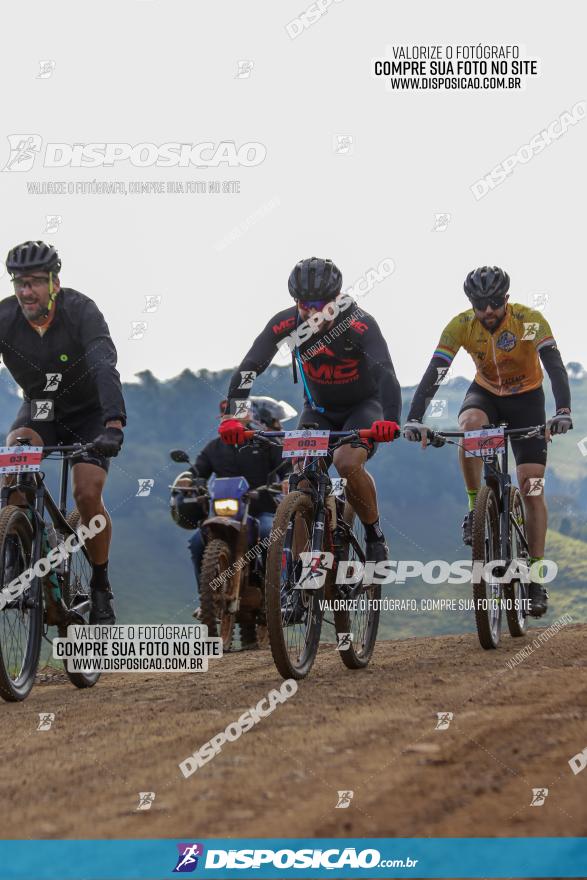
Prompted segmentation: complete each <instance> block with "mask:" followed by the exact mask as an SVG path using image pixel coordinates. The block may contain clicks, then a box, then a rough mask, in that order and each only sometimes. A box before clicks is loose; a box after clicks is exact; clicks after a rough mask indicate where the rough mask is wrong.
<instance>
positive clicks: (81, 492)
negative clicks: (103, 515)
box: [73, 483, 102, 513]
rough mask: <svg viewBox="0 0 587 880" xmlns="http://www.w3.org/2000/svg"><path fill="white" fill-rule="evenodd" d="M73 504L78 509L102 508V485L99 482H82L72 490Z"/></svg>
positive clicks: (95, 510) (92, 510) (93, 510)
mask: <svg viewBox="0 0 587 880" xmlns="http://www.w3.org/2000/svg"><path fill="white" fill-rule="evenodd" d="M73 498H74V501H75V506H76V507H77V509H78V510H79V511H80V513H81V512H82V511H84V512H85V511H91V512H97V511H99V510H100V509H101V508H102V487H101V486H100V484H99V483H84V484H83V485H81V486H76V487H75V488H74V490H73Z"/></svg>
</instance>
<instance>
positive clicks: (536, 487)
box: [526, 477, 544, 495]
mask: <svg viewBox="0 0 587 880" xmlns="http://www.w3.org/2000/svg"><path fill="white" fill-rule="evenodd" d="M543 492H544V477H528V490H527V492H526V495H542V493H543Z"/></svg>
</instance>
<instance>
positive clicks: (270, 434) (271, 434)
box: [245, 428, 384, 442]
mask: <svg viewBox="0 0 587 880" xmlns="http://www.w3.org/2000/svg"><path fill="white" fill-rule="evenodd" d="M300 430H303V428H300ZM313 430H316V429H313ZM317 430H322V429H321V428H319V429H317ZM324 430H325V431H327V430H328V428H324ZM286 433H289V432H287V431H254V430H249V429H247V430H246V431H245V440H253V439H254V438H257V437H260V438H261V439H263V440H270V439H276V440H278V439H279V438H280V437H285V435H286ZM330 437H333V438H335V439H338V440H343V439H345V438H347V437H349V438H350V437H360V438H361V440H376V437H375V435H374V434H373V432H372V430H371V428H353V430H352V431H330ZM377 442H384V441H377Z"/></svg>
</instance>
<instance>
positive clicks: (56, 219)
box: [43, 214, 63, 235]
mask: <svg viewBox="0 0 587 880" xmlns="http://www.w3.org/2000/svg"><path fill="white" fill-rule="evenodd" d="M62 220H63V217H62V216H61V214H45V221H46V222H45V229H44V230H43V231H44V232H48V233H49V235H54V234H55V233H56V232H57V230H58V229H59V227H60V226H61V222H62Z"/></svg>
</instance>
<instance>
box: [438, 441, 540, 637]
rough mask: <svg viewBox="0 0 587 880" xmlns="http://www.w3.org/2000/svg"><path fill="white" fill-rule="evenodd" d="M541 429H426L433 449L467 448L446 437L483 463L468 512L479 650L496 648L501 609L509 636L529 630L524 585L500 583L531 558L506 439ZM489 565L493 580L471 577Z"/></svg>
mask: <svg viewBox="0 0 587 880" xmlns="http://www.w3.org/2000/svg"><path fill="white" fill-rule="evenodd" d="M545 429H546V425H536V426H533V427H529V428H507V427H506V425H505V424H503V425H500V426H498V427H497V428H495V427H494V426H492V425H489V426H487V428H482V429H480V430H478V431H467V432H465V431H431V430H430V429H428V433H429V436H430V439H431V441H436V445H437V446H442V445H444V443H445V442H448V443H453V444H454V445H455V446H463V448H465V449H466V448H467V446H466V444H461V443H458V442H455V441H454V440H452V439H451V438H453V437H454V438H460V439H465V438H467V439H468V440H470V441H471V442H472V445H473V446H474V447H475V448H478V449H479V450H480V455H481V457H482V458H483V479H484V481H485V485H484V486H482V487H481V489H480V490H479V492H478V494H477V498H476V501H475V507H474V509H473V545H472V557H473V573H474V577H473V598H474V609H475V624H476V627H477V635H478V637H479V642H480V644H481V647H482V648H485V649H486V650H491V649H492V648H497V646H498V644H499V641H500V638H501V624H502V611H503V605H504V604H505V609H506V619H507V624H508V629H509V632H510V635H511V636H512V637H514V638H520V637H522V636H524V635H526V632H527V629H528V601H529V600H528V588H527V584H526V583H525V582H524V581H523V580H522V579H520V578H519V577H517V578H516V577H514V576H513V572H512V571H510V575H511V576H510V575H508V577H510V579H509V582H507V583H505V584H503V580H504V576H505V575H506V572H508V570H509V569H510V566H511V565H512V563H514V562H515V563H517V564H518V565H519V564H521V566H522V568H524V567H525V566H526V565H527V560H528V559H529V557H530V553H529V549H528V538H527V534H526V522H525V513H524V503H523V500H522V495H521V493H520V490H519V489H518V487H517V486H514V485H512V479H511V476H510V474H509V467H508V442H507V440H508V437H516V438H517V439H519V440H529V439H531V438H533V437H543V436H544V432H545ZM476 438H478V442H479V445H478V446H477V442H476ZM499 438H501V439H502V440H503V442H501V440H500V439H499ZM500 459H501V460H500ZM493 561H499V562H500V564H499V565H495V566H494V567H493V569H492V571H493V578H494V579H491V580H489V579H486V577H485V574H483V575H482V576H481V577H480V578H479V577H477V576H476V570H477V569H478V568H480V567H482V566H485V565H486V564H487V563H489V562H493ZM476 563H477V566H476V565H475V564H476ZM517 570H518V571H519V567H518V568H517ZM502 584H503V587H502ZM504 599H505V603H504V602H503V600H504Z"/></svg>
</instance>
